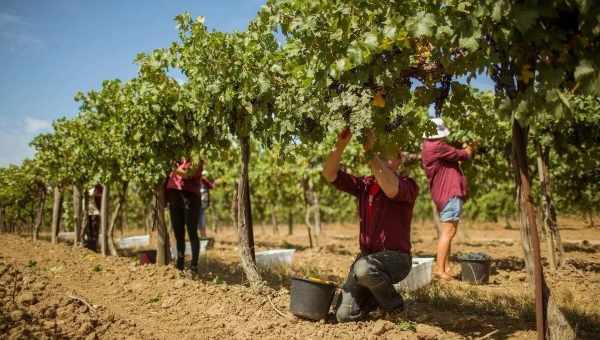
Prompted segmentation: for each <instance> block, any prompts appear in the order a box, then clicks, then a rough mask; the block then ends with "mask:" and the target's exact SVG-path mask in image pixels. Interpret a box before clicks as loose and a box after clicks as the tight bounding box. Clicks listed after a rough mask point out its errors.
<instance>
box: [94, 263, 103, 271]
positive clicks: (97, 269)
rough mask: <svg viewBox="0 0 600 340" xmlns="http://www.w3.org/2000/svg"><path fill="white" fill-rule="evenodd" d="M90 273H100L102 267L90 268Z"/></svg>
mask: <svg viewBox="0 0 600 340" xmlns="http://www.w3.org/2000/svg"><path fill="white" fill-rule="evenodd" d="M92 271H93V272H96V273H98V272H101V271H102V266H101V265H99V264H97V265H95V266H94V267H92Z"/></svg>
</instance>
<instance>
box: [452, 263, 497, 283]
mask: <svg viewBox="0 0 600 340" xmlns="http://www.w3.org/2000/svg"><path fill="white" fill-rule="evenodd" d="M491 263H492V261H491V260H460V268H461V273H460V279H461V280H462V281H466V282H470V283H474V284H477V285H480V284H486V283H488V282H489V281H490V267H491Z"/></svg>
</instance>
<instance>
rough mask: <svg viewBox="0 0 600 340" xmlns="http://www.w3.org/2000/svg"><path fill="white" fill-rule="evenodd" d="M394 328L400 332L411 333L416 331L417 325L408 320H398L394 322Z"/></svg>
mask: <svg viewBox="0 0 600 340" xmlns="http://www.w3.org/2000/svg"><path fill="white" fill-rule="evenodd" d="M396 326H397V327H398V329H399V330H401V331H411V332H416V331H417V323H416V322H414V321H410V320H400V321H398V322H396Z"/></svg>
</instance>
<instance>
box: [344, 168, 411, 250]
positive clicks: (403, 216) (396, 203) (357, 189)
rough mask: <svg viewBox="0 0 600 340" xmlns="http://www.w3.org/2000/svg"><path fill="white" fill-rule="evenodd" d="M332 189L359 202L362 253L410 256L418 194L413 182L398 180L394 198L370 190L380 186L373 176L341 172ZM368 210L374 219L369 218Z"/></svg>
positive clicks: (381, 191) (405, 179) (381, 192)
mask: <svg viewBox="0 0 600 340" xmlns="http://www.w3.org/2000/svg"><path fill="white" fill-rule="evenodd" d="M333 185H334V186H335V187H336V188H337V189H339V190H341V191H345V192H347V193H349V194H351V195H353V196H355V197H356V198H357V199H358V215H359V217H360V235H359V243H360V250H361V251H362V252H363V253H366V254H370V253H375V252H379V251H383V250H397V251H401V252H403V253H408V254H410V249H411V244H410V223H411V220H412V211H413V207H414V205H415V200H416V199H417V194H418V193H419V187H418V186H417V183H415V181H414V180H413V179H411V178H409V177H404V176H399V177H398V194H397V195H396V196H395V197H394V198H389V197H387V196H386V195H385V193H384V192H383V190H371V189H372V186H373V185H378V184H377V182H376V181H375V177H373V176H364V177H357V176H352V175H350V174H348V173H346V172H344V171H341V170H340V171H338V173H337V177H336V179H335V181H334V182H333ZM373 193H374V195H372V194H373ZM370 196H372V197H370ZM369 203H370V204H371V205H370V206H369ZM369 210H370V211H371V213H372V214H373V215H372V218H368V217H369Z"/></svg>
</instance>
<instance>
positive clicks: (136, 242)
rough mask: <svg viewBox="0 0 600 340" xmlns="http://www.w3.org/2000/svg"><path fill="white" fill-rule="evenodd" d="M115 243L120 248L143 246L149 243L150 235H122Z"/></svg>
mask: <svg viewBox="0 0 600 340" xmlns="http://www.w3.org/2000/svg"><path fill="white" fill-rule="evenodd" d="M117 244H118V247H119V248H121V249H128V248H137V247H144V246H147V245H150V235H137V236H129V237H123V238H121V239H119V241H118V242H117Z"/></svg>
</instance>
